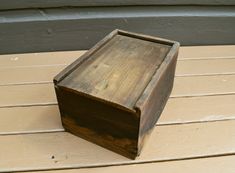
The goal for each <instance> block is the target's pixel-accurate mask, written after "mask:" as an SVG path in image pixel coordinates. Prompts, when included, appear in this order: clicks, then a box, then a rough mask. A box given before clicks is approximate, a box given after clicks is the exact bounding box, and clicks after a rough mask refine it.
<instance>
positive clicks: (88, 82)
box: [59, 35, 170, 109]
mask: <svg viewBox="0 0 235 173" xmlns="http://www.w3.org/2000/svg"><path fill="white" fill-rule="evenodd" d="M169 50H170V46H168V45H164V44H159V43H154V42H151V41H148V40H141V39H136V38H133V37H131V36H130V37H128V36H123V35H116V36H114V37H113V38H112V39H111V40H110V41H109V42H107V43H106V44H105V45H104V46H103V47H102V48H100V49H99V50H98V51H97V52H95V53H94V54H92V55H91V56H90V57H89V59H88V60H87V61H84V62H83V63H82V64H81V65H80V66H79V67H78V68H77V69H76V70H74V71H73V72H72V73H71V74H69V75H68V76H67V77H66V78H65V79H63V80H62V81H61V82H60V83H59V86H64V87H67V88H71V89H74V90H76V91H79V92H82V93H87V94H90V95H92V96H95V97H97V98H102V99H105V100H108V101H110V102H114V103H117V104H120V105H123V106H126V107H128V108H130V109H132V108H133V106H134V104H135V103H136V101H137V99H138V98H139V96H140V94H141V93H142V92H143V90H144V88H145V87H146V85H147V84H148V83H149V81H150V80H151V78H152V76H153V74H154V73H155V71H156V69H157V68H158V67H159V65H160V64H161V62H162V61H163V59H164V58H165V56H166V54H167V53H168V52H169ZM140 81H141V82H140Z"/></svg>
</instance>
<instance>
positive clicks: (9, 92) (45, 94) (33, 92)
mask: <svg viewBox="0 0 235 173" xmlns="http://www.w3.org/2000/svg"><path fill="white" fill-rule="evenodd" d="M0 95H1V99H0V107H11V106H24V105H27V106H28V105H40V104H43V105H45V104H54V103H56V98H55V92H54V88H53V85H52V84H36V85H11V86H0Z"/></svg>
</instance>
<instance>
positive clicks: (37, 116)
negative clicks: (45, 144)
mask: <svg viewBox="0 0 235 173" xmlns="http://www.w3.org/2000/svg"><path fill="white" fill-rule="evenodd" d="M0 120H1V121H0V135H3V134H18V133H21V134H22V133H34V132H48V131H50V132H52V131H64V130H63V127H62V124H61V120H60V113H59V109H58V106H57V105H48V106H30V107H13V108H1V109H0Z"/></svg>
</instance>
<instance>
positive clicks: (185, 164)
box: [30, 155, 235, 173]
mask: <svg viewBox="0 0 235 173" xmlns="http://www.w3.org/2000/svg"><path fill="white" fill-rule="evenodd" d="M234 163H235V156H234V155H231V156H223V157H211V158H202V159H191V160H179V161H171V162H158V163H144V164H136V165H121V166H110V167H98V168H92V169H90V168H81V169H66V170H51V171H37V172H30V173H77V172H79V173H110V172H112V173H120V172H123V173H129V172H135V173H143V172H148V173H156V171H158V172H161V173H172V172H181V173H188V172H190V173H198V172H200V173H208V172H213V173H221V172H226V173H234V170H235V165H234Z"/></svg>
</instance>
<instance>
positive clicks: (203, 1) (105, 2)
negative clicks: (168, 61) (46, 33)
mask: <svg viewBox="0 0 235 173" xmlns="http://www.w3.org/2000/svg"><path fill="white" fill-rule="evenodd" d="M0 4H1V6H0V9H4V10H6V9H21V8H52V7H53V8H54V7H84V6H85V7H89V6H134V5H235V2H234V1H233V0H216V1H215V0H197V1H195V0H145V1H143V0H112V1H110V0H79V1H76V0H57V1H49V0H17V1H9V0H0Z"/></svg>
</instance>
